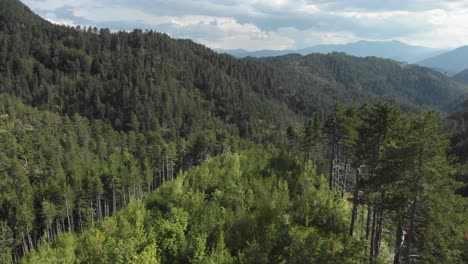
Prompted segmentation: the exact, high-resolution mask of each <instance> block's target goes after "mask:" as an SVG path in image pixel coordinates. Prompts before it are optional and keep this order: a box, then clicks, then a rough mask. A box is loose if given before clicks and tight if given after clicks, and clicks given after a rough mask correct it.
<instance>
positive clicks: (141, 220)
mask: <svg viewBox="0 0 468 264" xmlns="http://www.w3.org/2000/svg"><path fill="white" fill-rule="evenodd" d="M467 91H468V88H467V87H465V86H463V85H462V84H460V83H457V82H454V81H452V80H450V79H448V78H447V77H445V76H443V75H441V74H438V73H436V72H434V71H432V70H429V69H426V68H422V67H418V66H413V65H404V64H400V63H397V62H393V61H390V60H383V59H378V58H355V57H351V56H348V55H345V54H339V53H334V54H329V55H311V56H305V57H302V56H298V55H287V56H283V57H278V58H265V59H253V58H246V59H235V58H233V57H231V56H229V55H220V54H217V53H215V52H213V51H211V50H209V49H208V48H206V47H204V46H201V45H198V44H196V43H193V42H192V41H190V40H175V39H172V38H170V37H168V36H167V35H164V34H160V33H156V32H153V31H142V30H135V31H133V32H131V33H128V32H116V33H112V32H110V31H109V30H107V29H100V30H98V29H96V28H80V27H77V28H72V27H65V26H57V25H53V24H51V23H49V22H47V21H45V20H43V19H41V18H40V17H38V16H36V15H35V14H34V13H32V12H31V11H30V10H29V9H28V8H27V7H25V6H24V5H23V4H21V3H20V2H19V1H16V0H0V207H1V211H0V262H1V263H12V262H13V263H16V262H22V263H392V262H393V263H395V264H398V263H466V262H468V255H467V252H468V237H467V236H468V234H467V233H468V219H467V217H466V216H467V215H468V200H467V198H464V196H465V197H466V196H468V195H467V194H468V193H467V191H466V190H467V186H468V185H467V184H466V182H468V180H467V179H466V176H465V175H467V174H468V173H467V172H466V171H467V170H466V169H465V167H466V166H465V165H464V164H465V163H467V160H468V159H467V158H466V157H467V156H468V154H467V153H468V148H466V147H465V146H466V145H468V144H467V143H466V141H467V140H466V138H468V137H466V135H465V133H466V129H461V128H463V125H461V124H464V123H463V122H462V121H461V120H463V118H460V116H464V114H463V113H464V112H463V111H461V112H457V114H453V115H452V116H451V119H450V120H455V121H456V122H455V123H456V126H455V128H456V129H455V130H453V129H452V130H450V129H444V128H446V127H447V124H446V123H445V124H444V120H443V119H442V117H441V116H440V115H439V114H437V113H436V112H434V111H431V110H429V109H427V108H426V109H425V108H424V106H425V105H428V106H430V107H432V108H434V109H437V110H442V111H443V110H449V109H452V108H453V107H454V106H455V105H457V102H460V100H462V99H463V95H464V94H465V93H466V92H467ZM381 99H384V100H385V101H387V102H383V101H379V100H381ZM366 102H367V103H366ZM388 102H390V103H388ZM339 103H342V104H344V105H347V106H343V105H342V104H339ZM460 123H461V124H460ZM452 128H453V127H452Z"/></svg>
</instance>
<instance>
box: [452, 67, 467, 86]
mask: <svg viewBox="0 0 468 264" xmlns="http://www.w3.org/2000/svg"><path fill="white" fill-rule="evenodd" d="M453 78H454V79H455V80H457V81H460V82H462V83H464V84H468V69H466V70H464V71H462V72H459V73H458V74H456V75H455V76H453Z"/></svg>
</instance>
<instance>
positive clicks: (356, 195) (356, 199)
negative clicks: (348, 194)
mask: <svg viewBox="0 0 468 264" xmlns="http://www.w3.org/2000/svg"><path fill="white" fill-rule="evenodd" d="M360 176H361V173H360V170H359V169H358V170H357V172H356V186H355V188H354V194H353V211H352V213H351V225H350V227H349V235H350V236H353V234H354V225H355V223H356V218H357V210H358V202H359V180H360Z"/></svg>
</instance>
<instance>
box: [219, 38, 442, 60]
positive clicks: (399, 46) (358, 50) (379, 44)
mask: <svg viewBox="0 0 468 264" xmlns="http://www.w3.org/2000/svg"><path fill="white" fill-rule="evenodd" d="M445 51H446V50H441V49H433V48H427V47H421V46H412V45H408V44H406V43H403V42H400V41H395V40H394V41H364V40H362V41H358V42H353V43H348V44H336V45H317V46H312V47H308V48H304V49H298V50H258V51H247V50H243V49H236V50H218V52H223V53H229V54H231V55H233V56H236V57H248V56H251V57H257V58H260V57H273V56H282V55H286V54H290V53H298V54H301V55H308V54H311V53H331V52H345V53H347V54H349V55H353V56H358V57H368V56H375V57H381V58H387V59H393V60H397V61H405V62H410V63H413V62H417V61H421V60H423V59H426V58H429V57H432V56H436V55H439V54H441V53H443V52H445Z"/></svg>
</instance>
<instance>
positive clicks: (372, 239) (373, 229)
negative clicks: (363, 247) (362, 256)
mask: <svg viewBox="0 0 468 264" xmlns="http://www.w3.org/2000/svg"><path fill="white" fill-rule="evenodd" d="M376 216H377V210H375V209H374V210H373V212H372V227H371V239H370V257H371V259H372V260H373V258H374V256H375V231H376V225H377V219H376V218H377V217H376Z"/></svg>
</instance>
